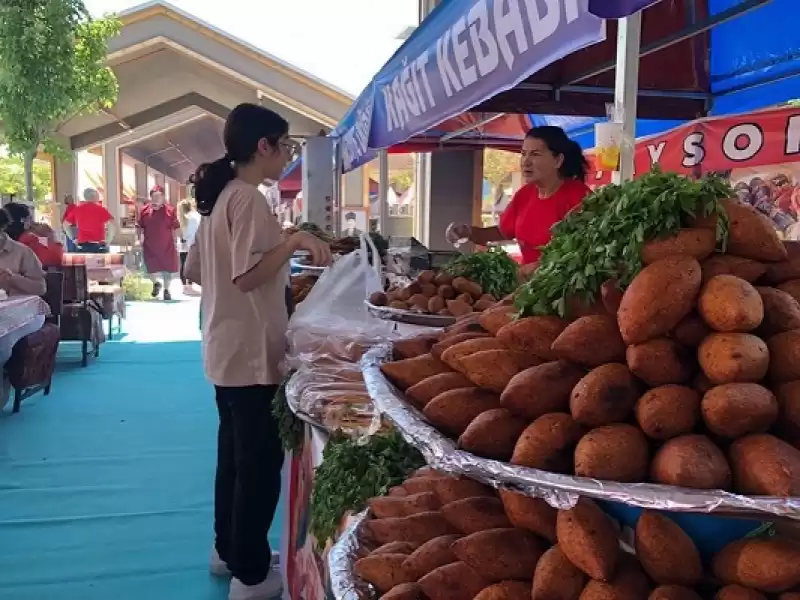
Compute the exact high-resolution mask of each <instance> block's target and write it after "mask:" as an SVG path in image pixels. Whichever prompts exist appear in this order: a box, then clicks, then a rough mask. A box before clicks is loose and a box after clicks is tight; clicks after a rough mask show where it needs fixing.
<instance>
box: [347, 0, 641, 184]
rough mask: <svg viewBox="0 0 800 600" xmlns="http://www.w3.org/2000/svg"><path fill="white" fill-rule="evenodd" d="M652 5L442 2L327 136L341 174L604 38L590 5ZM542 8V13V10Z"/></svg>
mask: <svg viewBox="0 0 800 600" xmlns="http://www.w3.org/2000/svg"><path fill="white" fill-rule="evenodd" d="M654 1H655V0H567V1H566V2H565V1H563V0H546V2H541V3H535V2H517V1H512V2H508V1H502V0H444V1H443V2H442V3H441V4H439V5H438V6H437V7H436V8H435V9H434V10H433V12H431V14H430V15H429V16H428V18H426V19H425V20H424V21H423V23H422V24H421V25H420V26H419V27H418V28H417V29H416V30H415V31H414V33H413V34H412V35H411V36H410V37H409V38H408V40H406V42H405V43H404V44H403V45H402V46H401V47H400V49H399V50H398V51H397V52H396V53H395V54H394V56H393V57H392V58H390V59H389V61H388V62H387V63H386V64H385V65H384V66H383V68H382V69H381V70H380V72H379V73H378V74H377V75H376V76H375V78H374V79H373V80H372V82H371V83H370V84H369V85H368V86H367V88H366V89H365V90H364V91H363V92H362V93H361V95H360V96H359V97H358V99H357V100H356V102H355V104H354V105H353V107H352V108H351V109H350V111H349V112H348V113H347V115H346V116H345V117H344V119H343V120H342V122H341V123H340V124H339V126H338V127H337V128H336V130H335V131H334V134H333V135H334V136H336V137H338V138H340V140H341V144H342V157H343V169H344V170H345V171H348V170H351V169H354V168H356V167H358V166H359V165H361V164H364V163H365V162H367V161H369V160H370V159H371V158H373V157H374V152H371V151H370V149H379V148H388V147H389V146H392V145H393V144H397V143H399V142H403V141H405V140H407V139H409V138H410V137H412V136H414V135H415V134H418V133H422V132H424V131H426V130H427V129H429V128H431V127H433V126H435V125H436V124H438V123H441V122H443V121H445V120H446V119H448V118H450V117H452V116H454V115H457V114H460V113H462V112H464V111H466V110H468V109H470V108H472V107H473V106H475V105H477V104H479V103H481V102H482V101H484V100H486V99H487V98H489V97H491V96H492V95H494V94H495V93H497V92H498V91H501V90H505V89H509V88H512V87H514V86H515V85H516V84H518V83H519V82H520V81H522V80H523V79H525V78H526V77H528V76H530V75H531V74H532V73H535V72H536V71H538V70H539V69H541V68H543V67H545V66H547V65H549V64H550V63H552V62H554V61H556V60H558V59H560V58H563V57H564V56H567V55H569V54H571V53H572V52H575V51H576V50H579V49H580V48H584V47H586V46H589V45H591V44H594V43H596V42H599V41H602V40H603V39H605V24H604V22H603V20H602V19H601V18H599V17H597V16H595V15H594V14H592V13H591V12H590V10H589V9H590V7H591V5H592V4H597V5H602V6H603V8H604V9H605V11H606V12H607V11H608V9H609V8H611V9H613V8H614V7H616V8H617V9H618V10H619V9H620V8H619V7H620V6H623V8H624V10H635V9H636V8H641V7H642V6H646V5H648V4H651V3H652V2H654ZM543 8H544V10H543Z"/></svg>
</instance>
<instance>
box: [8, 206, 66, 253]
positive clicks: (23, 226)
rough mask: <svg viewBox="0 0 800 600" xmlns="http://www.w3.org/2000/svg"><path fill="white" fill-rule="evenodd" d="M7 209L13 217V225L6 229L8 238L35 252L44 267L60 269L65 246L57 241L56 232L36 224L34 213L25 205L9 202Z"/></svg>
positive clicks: (43, 225) (44, 225)
mask: <svg viewBox="0 0 800 600" xmlns="http://www.w3.org/2000/svg"><path fill="white" fill-rule="evenodd" d="M5 209H6V210H7V211H8V214H9V215H11V223H10V224H9V226H8V227H7V228H6V233H7V234H8V236H9V237H10V238H11V239H12V240H15V241H17V242H19V243H20V244H25V245H26V246H27V247H28V248H30V249H31V250H33V253H34V254H35V255H36V257H37V258H38V259H39V261H40V262H41V263H42V266H44V267H60V266H61V263H62V260H63V258H64V246H62V245H61V244H60V243H59V242H57V241H56V233H55V231H53V229H52V228H51V227H50V226H49V225H46V224H44V223H34V222H33V212H32V211H31V209H30V207H28V206H27V205H25V204H20V203H18V202H9V203H8V204H6V206H5Z"/></svg>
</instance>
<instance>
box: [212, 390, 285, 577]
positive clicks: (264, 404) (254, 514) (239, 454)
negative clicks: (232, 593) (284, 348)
mask: <svg viewBox="0 0 800 600" xmlns="http://www.w3.org/2000/svg"><path fill="white" fill-rule="evenodd" d="M215 387H216V396H217V409H218V410H219V435H218V439H217V476H216V484H215V489H214V533H215V537H216V540H215V544H216V549H217V552H218V553H219V556H220V558H221V559H222V560H223V561H225V562H226V563H227V565H228V568H229V569H230V570H231V572H232V573H233V576H234V577H236V578H237V579H239V580H240V581H241V582H242V583H244V584H245V585H256V584H258V583H261V582H262V581H264V579H265V578H266V577H267V575H268V574H269V570H270V563H271V560H272V549H271V548H270V546H269V541H268V540H267V532H268V531H269V527H270V525H271V524H272V519H273V518H274V516H275V510H276V508H277V507H278V499H279V497H280V494H281V468H282V466H283V448H282V446H281V442H280V439H279V437H278V425H277V423H276V421H275V419H274V417H273V416H272V398H273V396H274V395H275V392H276V391H277V389H278V386H274V385H269V386H264V385H254V386H248V387H220V386H215Z"/></svg>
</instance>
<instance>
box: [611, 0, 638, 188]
mask: <svg viewBox="0 0 800 600" xmlns="http://www.w3.org/2000/svg"><path fill="white" fill-rule="evenodd" d="M641 37H642V13H641V12H637V13H634V14H632V15H631V16H629V17H626V18H624V19H620V20H619V21H618V29H617V71H616V80H615V86H614V121H617V122H621V123H622V147H621V148H620V159H619V160H620V167H619V171H618V172H617V173H616V174H615V179H616V180H617V181H615V183H620V182H622V181H630V180H631V179H633V168H634V160H633V159H634V154H635V149H636V101H637V93H636V92H637V90H638V88H639V50H640V45H641Z"/></svg>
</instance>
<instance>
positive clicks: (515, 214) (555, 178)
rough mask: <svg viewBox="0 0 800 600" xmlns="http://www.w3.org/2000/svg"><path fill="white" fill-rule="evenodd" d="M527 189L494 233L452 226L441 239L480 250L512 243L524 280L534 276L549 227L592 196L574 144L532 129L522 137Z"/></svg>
mask: <svg viewBox="0 0 800 600" xmlns="http://www.w3.org/2000/svg"><path fill="white" fill-rule="evenodd" d="M520 166H521V168H522V177H523V181H524V182H525V185H524V186H523V187H521V188H520V189H519V190H517V192H516V193H515V194H514V197H513V198H512V199H511V202H510V203H509V205H508V207H507V208H506V210H505V211H504V212H503V214H502V216H501V217H500V224H499V225H498V226H495V227H472V226H470V225H466V224H455V223H451V224H450V225H449V226H448V227H447V231H446V232H445V236H446V237H447V240H448V241H449V242H451V243H454V244H455V243H459V242H463V241H465V240H466V241H470V242H473V243H475V244H477V245H479V246H485V245H487V244H489V243H492V242H503V241H510V240H516V241H517V243H518V244H519V248H520V251H521V252H522V262H523V268H522V272H523V274H524V275H528V274H530V273H532V272H533V271H534V270H535V269H536V266H537V265H538V261H539V257H540V256H541V250H540V248H541V247H542V246H544V245H545V244H547V242H549V241H550V238H551V236H552V232H551V229H552V227H553V225H555V224H556V223H558V222H559V221H561V220H562V219H563V218H564V217H565V216H566V215H567V213H568V212H569V211H571V210H572V209H573V208H575V207H576V206H578V205H579V204H580V203H581V202H582V201H583V199H584V198H585V197H586V196H587V195H588V194H589V193H590V190H589V188H588V187H587V186H586V183H585V180H586V174H587V172H588V170H589V163H588V162H587V161H586V158H585V157H584V156H583V150H582V149H581V147H580V145H579V144H578V143H577V142H574V141H572V140H570V139H569V137H567V134H566V133H565V132H564V130H563V129H561V128H560V127H555V126H552V125H547V126H542V127H534V128H533V129H531V130H530V131H528V133H527V134H526V136H525V140H524V141H523V143H522V153H521V155H520Z"/></svg>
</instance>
